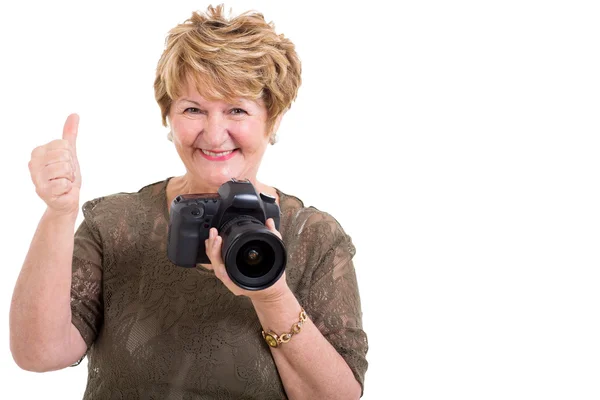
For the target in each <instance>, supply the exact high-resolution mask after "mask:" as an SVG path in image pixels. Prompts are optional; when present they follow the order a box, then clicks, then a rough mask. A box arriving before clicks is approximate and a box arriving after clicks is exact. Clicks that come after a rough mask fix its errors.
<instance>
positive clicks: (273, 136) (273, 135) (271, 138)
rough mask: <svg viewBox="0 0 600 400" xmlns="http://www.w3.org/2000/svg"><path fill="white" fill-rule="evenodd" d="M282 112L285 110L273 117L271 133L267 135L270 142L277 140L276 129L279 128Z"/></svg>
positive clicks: (273, 142)
mask: <svg viewBox="0 0 600 400" xmlns="http://www.w3.org/2000/svg"><path fill="white" fill-rule="evenodd" d="M284 114H285V112H284V113H281V114H279V116H278V117H277V118H276V119H275V122H274V123H273V129H271V134H270V135H269V141H270V142H271V144H275V142H276V141H277V139H276V137H277V131H278V130H279V125H280V124H281V119H282V118H283V115H284Z"/></svg>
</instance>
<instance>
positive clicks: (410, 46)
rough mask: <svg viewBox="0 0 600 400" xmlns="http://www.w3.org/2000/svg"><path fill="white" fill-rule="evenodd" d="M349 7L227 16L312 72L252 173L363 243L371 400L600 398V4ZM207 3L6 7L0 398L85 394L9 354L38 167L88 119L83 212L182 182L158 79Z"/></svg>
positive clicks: (266, 5) (78, 381)
mask: <svg viewBox="0 0 600 400" xmlns="http://www.w3.org/2000/svg"><path fill="white" fill-rule="evenodd" d="M351 3H352V2H345V3H340V4H335V3H334V2H327V1H323V2H318V3H317V2H311V1H302V2H299V1H298V2H288V1H286V2H284V1H279V2H275V1H273V2H266V1H235V2H234V1H232V2H229V3H227V4H226V5H227V6H232V7H233V10H234V12H235V13H239V12H242V11H245V10H248V9H252V8H253V9H257V10H259V11H261V12H263V13H264V14H265V16H266V18H267V20H272V21H274V22H275V25H276V28H277V30H278V32H281V33H284V34H285V35H286V36H288V37H289V38H291V39H292V41H294V43H295V44H296V46H297V50H298V53H299V55H300V57H301V59H302V62H303V79H304V82H303V85H302V88H301V90H300V93H299V97H298V100H297V102H296V103H295V104H294V105H293V107H292V109H291V111H290V112H289V113H288V115H287V116H286V117H285V119H284V121H283V123H282V125H281V129H280V141H279V143H278V144H276V145H275V146H274V147H271V148H270V149H269V150H268V152H267V155H266V157H265V159H264V162H263V166H262V169H261V171H260V176H259V177H260V178H262V180H263V181H265V182H266V183H268V184H271V185H273V186H276V187H278V188H280V189H282V190H283V191H285V192H288V193H290V194H294V195H297V196H299V197H300V198H302V199H304V200H305V202H306V204H307V205H314V206H316V207H317V208H320V209H322V210H325V211H328V212H330V213H331V214H333V215H334V216H335V217H336V218H337V219H338V220H339V221H340V223H341V224H342V226H343V227H344V228H345V230H346V231H347V232H348V233H349V234H350V235H351V236H352V238H353V240H354V243H355V245H356V247H357V250H358V252H357V255H356V257H355V265H356V269H357V274H358V278H359V283H360V290H361V296H362V302H363V312H364V327H365V330H366V331H367V333H368V336H369V342H370V350H369V353H368V360H369V362H370V367H369V370H368V372H367V378H366V391H365V395H364V398H365V399H367V400H378V399H411V400H413V399H415V400H416V399H462V400H464V399H477V400H479V399H598V398H599V397H600V384H599V378H598V377H599V375H600V340H599V338H600V319H599V315H598V314H599V311H598V307H599V306H600V289H599V284H600V272H599V267H600V263H599V261H600V260H599V258H600V256H599V239H600V211H599V210H600V207H599V205H600V190H599V187H598V178H599V171H600V161H599V151H600V139H599V134H600V129H599V128H600V123H599V113H598V111H599V106H600V78H599V77H600V74H599V71H600V58H599V48H600V47H599V46H600V28H599V26H600V25H599V24H598V21H599V20H600V13H599V12H598V9H597V8H596V2H592V1H589V2H583V1H526V0H520V1H502V2H500V1H498V2H481V1H453V2H446V1H418V2H402V3H399V4H398V3H396V2H391V1H390V2H384V1H381V0H373V1H369V2H363V3H356V4H355V5H350V4H351ZM207 4H208V3H206V2H203V1H176V2H175V1H174V2H168V1H161V2H154V3H151V2H143V3H142V2H137V3H134V2H128V1H118V2H116V1H104V2H76V1H72V2H68V1H51V2H44V1H27V2H17V1H13V2H9V1H3V2H2V5H1V6H0V44H1V46H0V55H1V62H0V83H1V92H0V93H1V96H0V102H1V104H0V115H1V116H2V118H1V120H2V145H1V147H0V163H1V170H2V174H3V184H2V186H1V187H2V196H0V202H1V203H0V207H1V209H2V211H3V217H2V227H1V230H0V232H1V233H0V234H1V235H2V236H1V238H0V243H1V246H2V247H1V250H2V260H3V261H2V268H0V274H1V275H0V313H1V315H2V319H1V321H3V322H1V323H0V343H1V344H2V345H1V346H0V367H1V368H0V370H1V371H2V374H1V376H2V385H1V386H0V390H1V391H2V393H0V398H22V399H38V398H49V399H79V398H81V396H82V394H83V391H84V388H85V384H86V366H85V362H84V365H81V366H79V367H78V368H69V369H66V370H63V371H59V372H52V373H45V374H35V373H30V372H24V371H21V370H20V369H19V368H18V367H17V366H16V365H15V364H14V363H13V361H12V358H11V355H10V351H9V342H8V311H9V307H10V299H11V295H12V290H13V286H14V283H15V280H16V278H17V275H18V273H19V270H20V267H21V264H22V262H23V259H24V257H25V254H26V252H27V249H28V245H29V242H30V240H31V237H32V235H33V232H34V230H35V228H36V225H37V222H38V220H39V218H40V216H41V214H42V212H43V210H44V204H43V203H42V201H41V200H39V199H38V198H37V196H36V194H35V192H34V187H33V185H32V184H31V181H30V178H29V172H28V169H27V162H28V161H29V156H30V153H31V150H32V149H33V148H34V147H35V146H38V145H41V144H44V143H46V142H48V141H51V140H53V139H57V138H59V137H60V135H61V132H62V125H63V122H64V120H65V118H66V117H67V115H68V114H69V113H71V112H78V113H79V114H80V116H81V124H80V130H79V138H78V154H79V159H80V163H81V169H82V172H83V179H84V186H83V191H82V200H87V199H91V198H94V197H97V196H101V195H106V194H111V193H115V192H120V191H137V190H138V189H139V188H140V187H142V186H144V185H146V184H148V183H152V182H155V181H158V180H162V179H164V178H166V177H167V176H171V175H178V174H181V173H182V171H183V168H182V165H181V164H180V162H179V160H178V158H177V155H176V153H175V151H174V149H173V147H172V144H171V143H170V142H168V141H167V140H166V132H167V131H166V129H165V128H163V127H162V126H161V124H160V113H159V108H158V106H157V105H156V103H155V102H154V97H153V89H152V84H153V80H154V69H155V66H156V62H157V61H158V58H159V56H160V54H161V52H162V49H163V44H164V37H165V34H166V32H167V31H168V30H169V29H170V28H171V27H172V26H174V25H175V24H177V23H179V22H183V20H185V19H186V18H188V17H189V15H190V14H191V11H193V10H203V9H205V8H206V5H207ZM80 218H81V216H80ZM9 393H11V394H9Z"/></svg>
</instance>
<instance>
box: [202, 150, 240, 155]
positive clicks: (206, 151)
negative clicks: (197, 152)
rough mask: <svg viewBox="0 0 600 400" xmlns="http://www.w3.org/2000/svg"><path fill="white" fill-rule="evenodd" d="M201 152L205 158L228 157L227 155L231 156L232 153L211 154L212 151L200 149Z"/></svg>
mask: <svg viewBox="0 0 600 400" xmlns="http://www.w3.org/2000/svg"><path fill="white" fill-rule="evenodd" d="M201 150H202V152H203V153H204V154H206V155H207V156H213V157H224V156H226V155H229V154H231V153H232V152H233V150H229V151H224V152H222V153H213V152H212V151H208V150H204V149H201Z"/></svg>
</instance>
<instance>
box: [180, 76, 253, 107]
mask: <svg viewBox="0 0 600 400" xmlns="http://www.w3.org/2000/svg"><path fill="white" fill-rule="evenodd" d="M182 83H183V85H182V87H181V90H180V92H181V93H180V94H179V96H177V97H176V98H175V99H173V100H174V102H176V103H179V102H185V101H192V102H197V103H202V104H206V103H225V104H237V105H244V106H246V107H264V101H263V100H262V98H258V99H252V98H248V97H243V96H240V95H227V94H225V93H224V91H221V90H220V89H219V88H218V87H214V86H213V85H211V84H209V83H206V82H205V81H203V80H200V79H186V80H185V81H184V82H182Z"/></svg>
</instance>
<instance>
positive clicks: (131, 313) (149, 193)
mask: <svg viewBox="0 0 600 400" xmlns="http://www.w3.org/2000/svg"><path fill="white" fill-rule="evenodd" d="M167 183H168V179H167V180H164V181H160V182H157V183H154V184H151V185H148V186H145V187H143V188H142V189H140V190H139V192H137V193H118V194H114V195H110V196H106V197H101V198H97V199H94V200H91V201H88V202H86V203H85V204H84V205H83V208H82V209H83V215H84V221H83V222H82V223H81V225H80V226H79V227H78V229H77V232H76V233H75V249H74V254H73V275H72V276H73V277H72V289H71V309H72V320H73V324H74V325H75V326H76V327H77V328H78V329H79V331H80V332H81V335H82V337H83V338H84V340H85V342H86V343H87V345H88V351H87V357H88V382H87V387H86V390H85V395H84V399H90V400H91V399H102V400H105V399H157V400H158V399H160V400H165V399H173V400H175V399H182V400H183V399H261V400H268V399H285V398H286V395H285V391H284V388H283V384H282V382H281V379H280V378H279V375H278V373H277V368H276V365H275V362H274V361H273V358H272V355H271V351H270V348H269V346H268V345H267V344H266V343H265V342H264V339H263V338H262V335H261V329H262V328H261V326H260V323H259V320H258V317H257V316H256V313H255V311H254V308H253V306H252V303H251V301H250V300H249V299H248V298H247V297H244V296H235V295H233V294H232V293H231V292H229V290H228V289H227V288H226V287H225V285H223V284H222V283H221V281H219V280H218V279H217V278H216V277H215V275H214V273H213V272H212V271H209V270H207V269H204V268H202V267H197V268H182V267H178V266H176V265H174V264H173V263H171V262H170V261H169V260H168V258H167V250H166V245H167V229H168V221H169V212H168V207H167V197H166V186H167ZM278 194H279V197H280V209H281V224H280V229H279V230H280V233H281V235H282V236H283V241H284V243H285V246H286V249H287V252H288V262H287V267H286V277H287V281H288V285H289V287H290V288H291V290H292V291H293V293H294V294H295V296H296V297H297V299H298V301H299V302H300V304H301V305H302V306H303V307H304V308H305V310H306V312H307V314H308V316H309V318H310V319H311V321H312V322H313V323H314V324H315V325H316V326H317V327H318V329H319V330H320V332H321V333H322V334H323V335H324V337H325V338H326V339H327V340H328V341H329V342H330V343H331V344H332V345H333V347H334V348H335V349H336V350H337V351H338V352H339V353H340V354H341V356H342V357H343V358H344V359H345V360H346V362H347V363H348V365H349V366H350V368H351V369H352V371H353V373H354V375H355V377H356V379H357V380H358V381H359V382H360V384H361V386H362V385H363V383H364V375H365V372H366V370H367V361H366V358H365V357H366V353H367V349H368V345H367V337H366V335H365V332H364V331H363V329H362V312H361V305H360V297H359V292H358V286H357V282H356V275H355V271H354V266H353V263H352V257H353V255H354V252H355V249H354V246H353V244H352V241H351V239H350V237H349V236H348V235H346V234H345V233H344V231H343V230H342V228H341V227H340V225H339V224H338V223H337V221H336V220H335V219H334V218H333V217H331V216H330V215H329V214H327V213H324V212H322V211H319V210H317V209H315V208H313V207H304V205H303V203H302V202H301V201H300V200H299V199H297V198H296V197H293V196H289V195H286V194H284V193H282V192H280V191H278Z"/></svg>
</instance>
